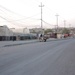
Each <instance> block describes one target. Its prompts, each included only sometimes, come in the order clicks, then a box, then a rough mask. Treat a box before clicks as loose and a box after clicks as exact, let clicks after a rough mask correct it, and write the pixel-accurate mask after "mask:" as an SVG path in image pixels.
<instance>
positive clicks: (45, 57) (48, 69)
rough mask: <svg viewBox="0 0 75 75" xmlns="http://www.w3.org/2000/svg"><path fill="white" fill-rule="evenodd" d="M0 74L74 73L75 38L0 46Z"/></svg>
mask: <svg viewBox="0 0 75 75" xmlns="http://www.w3.org/2000/svg"><path fill="white" fill-rule="evenodd" d="M0 75H75V39H67V40H60V41H49V42H37V43H32V44H24V45H18V46H10V47H3V48H0Z"/></svg>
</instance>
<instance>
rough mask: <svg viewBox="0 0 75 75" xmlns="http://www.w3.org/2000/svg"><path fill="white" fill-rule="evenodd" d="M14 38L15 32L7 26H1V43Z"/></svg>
mask: <svg viewBox="0 0 75 75" xmlns="http://www.w3.org/2000/svg"><path fill="white" fill-rule="evenodd" d="M11 36H13V32H12V31H11V30H10V29H9V28H8V27H7V26H6V25H4V26H0V41H4V40H10V37H11Z"/></svg>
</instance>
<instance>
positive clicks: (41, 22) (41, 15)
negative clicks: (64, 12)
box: [39, 2, 44, 29]
mask: <svg viewBox="0 0 75 75" xmlns="http://www.w3.org/2000/svg"><path fill="white" fill-rule="evenodd" d="M39 7H41V29H42V28H43V25H42V7H44V5H42V2H41V5H39Z"/></svg>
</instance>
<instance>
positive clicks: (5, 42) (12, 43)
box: [0, 38, 61, 47]
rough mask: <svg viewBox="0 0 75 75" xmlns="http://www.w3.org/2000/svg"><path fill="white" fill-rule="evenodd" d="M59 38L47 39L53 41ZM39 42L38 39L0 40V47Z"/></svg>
mask: <svg viewBox="0 0 75 75" xmlns="http://www.w3.org/2000/svg"><path fill="white" fill-rule="evenodd" d="M55 40H61V39H55V38H49V39H47V41H55ZM35 42H39V40H38V39H36V40H23V41H0V47H7V46H15V45H22V44H29V43H35Z"/></svg>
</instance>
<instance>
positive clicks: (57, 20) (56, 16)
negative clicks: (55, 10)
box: [55, 14, 59, 31]
mask: <svg viewBox="0 0 75 75" xmlns="http://www.w3.org/2000/svg"><path fill="white" fill-rule="evenodd" d="M55 16H56V26H57V31H58V16H59V15H58V14H56V15H55Z"/></svg>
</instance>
